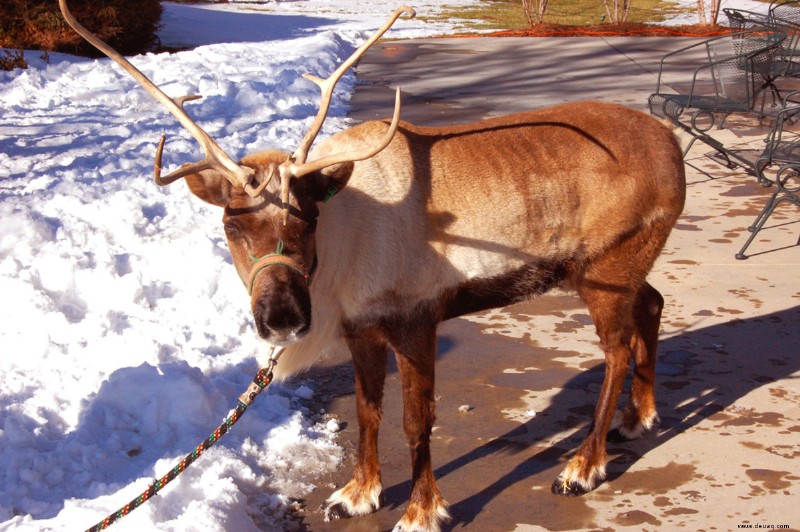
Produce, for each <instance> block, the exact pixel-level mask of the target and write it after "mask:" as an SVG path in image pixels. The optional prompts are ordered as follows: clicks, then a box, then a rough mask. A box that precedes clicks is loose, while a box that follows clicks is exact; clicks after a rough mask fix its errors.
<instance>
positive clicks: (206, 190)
mask: <svg viewBox="0 0 800 532" xmlns="http://www.w3.org/2000/svg"><path fill="white" fill-rule="evenodd" d="M185 179H186V184H187V185H189V190H191V191H192V194H194V195H195V196H197V197H198V198H200V199H201V200H203V201H205V202H207V203H210V204H212V205H216V206H217V207H225V206H226V205H228V203H229V202H230V199H231V188H232V185H231V183H230V181H228V180H227V179H225V178H224V177H223V176H222V174H220V173H218V172H216V171H214V170H203V171H202V172H199V173H196V174H189V175H188V176H186V178H185Z"/></svg>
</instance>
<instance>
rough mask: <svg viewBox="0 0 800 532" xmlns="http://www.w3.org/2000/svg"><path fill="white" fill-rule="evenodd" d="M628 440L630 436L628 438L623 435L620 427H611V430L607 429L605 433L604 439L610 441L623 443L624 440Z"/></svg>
mask: <svg viewBox="0 0 800 532" xmlns="http://www.w3.org/2000/svg"><path fill="white" fill-rule="evenodd" d="M630 440H631V438H628V437H627V436H625V435H624V434H623V433H622V431H621V430H620V429H618V428H616V429H611V430H609V431H608V434H606V441H609V442H611V443H624V442H626V441H630Z"/></svg>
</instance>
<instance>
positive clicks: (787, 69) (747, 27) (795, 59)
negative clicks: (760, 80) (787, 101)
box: [722, 0, 800, 111]
mask: <svg viewBox="0 0 800 532" xmlns="http://www.w3.org/2000/svg"><path fill="white" fill-rule="evenodd" d="M784 6H787V7H784ZM722 11H723V13H725V16H726V17H727V18H728V25H729V26H730V27H731V28H732V29H734V30H735V31H754V30H755V31H757V30H760V29H764V28H780V29H781V30H783V31H785V32H786V38H785V39H784V40H783V41H782V42H781V44H780V46H779V47H778V49H777V50H776V51H775V54H774V56H773V57H772V60H771V61H770V62H769V66H768V68H766V69H765V71H764V76H765V80H764V82H765V83H766V85H767V87H769V88H770V89H771V91H772V95H773V104H775V103H777V101H778V100H780V99H781V94H780V91H779V90H778V86H777V85H776V84H775V81H776V80H777V79H779V78H782V77H800V50H798V45H799V44H800V0H798V1H796V2H795V1H793V2H791V6H789V5H788V4H772V6H771V7H770V9H769V12H768V13H767V14H763V13H755V12H753V11H745V10H742V9H731V8H725V9H723V10H722ZM764 96H765V98H766V93H765V94H764ZM763 108H764V101H762V103H761V109H762V111H763Z"/></svg>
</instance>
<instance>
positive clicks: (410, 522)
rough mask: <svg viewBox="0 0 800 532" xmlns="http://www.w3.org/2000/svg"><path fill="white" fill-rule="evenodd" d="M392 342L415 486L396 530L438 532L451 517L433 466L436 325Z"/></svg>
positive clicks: (419, 329)
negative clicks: (398, 373) (432, 435)
mask: <svg viewBox="0 0 800 532" xmlns="http://www.w3.org/2000/svg"><path fill="white" fill-rule="evenodd" d="M408 331H414V332H413V333H412V334H411V335H410V336H408V337H405V338H402V339H401V340H400V341H399V342H392V347H393V348H394V350H395V356H396V359H397V368H398V370H399V372H400V377H401V379H402V385H403V428H404V430H405V433H406V437H407V438H408V444H409V447H410V449H411V468H412V479H411V482H412V488H411V497H410V499H409V504H408V509H407V510H406V513H405V514H404V515H403V518H402V519H401V520H400V522H399V523H397V525H396V526H395V528H394V532H438V531H439V530H440V528H441V523H442V522H444V521H447V520H449V519H450V514H449V513H448V511H447V503H446V502H445V500H444V499H443V498H442V495H441V494H440V493H439V488H438V486H437V485H436V479H435V478H434V476H433V470H432V467H431V449H430V440H431V430H432V428H433V421H434V417H435V416H434V410H435V403H434V380H435V379H434V377H435V371H434V364H435V361H436V327H435V325H433V326H431V327H424V326H423V327H421V328H420V327H415V328H408V329H406V333H408Z"/></svg>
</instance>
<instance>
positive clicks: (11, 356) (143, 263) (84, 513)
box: [0, 0, 478, 531]
mask: <svg viewBox="0 0 800 532" xmlns="http://www.w3.org/2000/svg"><path fill="white" fill-rule="evenodd" d="M477 1H478V0H449V1H448V2H447V3H448V4H450V5H454V4H461V5H467V4H471V3H475V2H477ZM399 5H400V3H399V2H395V1H388V2H386V1H377V0H337V1H335V2H334V1H332V0H306V1H303V2H277V3H268V4H261V3H238V4H218V5H203V6H201V5H188V4H170V3H165V4H164V6H165V12H164V17H163V23H164V27H163V29H162V30H161V31H160V37H161V39H162V42H163V43H164V44H167V45H173V46H183V47H194V46H197V47H196V48H193V49H191V50H189V51H183V52H178V53H174V54H158V55H154V54H146V55H141V56H137V57H134V58H133V59H132V61H133V62H134V63H135V64H136V65H137V66H138V67H139V68H140V69H141V70H142V71H144V73H145V74H146V75H148V76H149V77H151V78H152V79H153V80H154V81H155V82H156V83H157V84H159V85H160V86H161V87H162V88H163V89H164V90H165V91H166V92H167V93H168V94H170V95H171V96H180V95H184V94H202V95H203V98H202V99H201V100H199V101H196V102H192V103H188V104H187V109H188V110H189V112H190V114H191V115H193V116H194V117H195V119H196V120H197V121H198V122H199V123H200V124H201V125H202V126H203V127H204V128H205V129H206V130H207V131H208V132H209V133H210V134H211V135H212V136H213V137H215V138H216V139H217V140H218V142H219V143H220V144H221V146H222V147H223V149H225V150H226V151H227V152H228V153H229V154H230V155H232V156H233V157H234V158H237V157H241V156H242V155H244V154H245V153H249V152H253V151H257V150H261V149H266V148H278V149H283V150H288V151H291V150H293V149H294V148H295V147H296V145H297V144H298V143H299V141H300V139H301V138H302V136H303V134H304V133H305V131H306V128H307V127H308V125H309V124H310V123H311V120H312V118H313V116H314V114H315V113H316V110H317V107H316V106H317V102H318V89H317V88H316V86H315V85H313V84H312V83H310V82H308V81H306V80H304V79H302V78H301V75H302V74H304V73H306V72H311V73H315V74H321V75H327V74H328V73H330V72H331V71H332V70H333V69H334V68H335V67H336V66H338V64H340V62H341V61H342V60H343V59H344V58H346V57H347V56H349V55H350V53H351V52H352V51H353V50H354V49H355V47H356V46H358V45H359V44H360V43H361V42H363V40H364V39H365V38H366V37H367V36H368V35H369V34H370V33H371V32H372V31H374V30H375V29H376V28H377V27H379V26H380V25H381V24H383V22H384V21H385V19H386V17H387V16H388V14H389V13H390V11H391V10H393V9H394V8H395V7H397V6H399ZM441 5H442V4H441V3H440V2H438V1H436V0H421V1H416V2H414V7H415V8H416V9H417V11H418V13H419V14H420V15H421V16H420V17H419V18H417V19H414V20H406V19H401V20H399V21H398V22H397V23H396V24H395V27H394V28H393V29H392V30H390V33H389V35H390V36H391V37H401V38H409V37H421V36H429V35H436V34H443V33H448V32H450V31H452V30H453V28H455V27H457V26H458V25H459V21H448V22H431V21H429V20H428V19H426V18H425V16H430V15H431V14H434V13H437V12H439V10H440V9H441ZM26 57H27V58H28V60H29V62H30V63H31V67H30V68H28V69H27V70H16V71H13V72H0V220H2V226H1V227H0V294H2V297H3V304H2V305H0V323H2V327H1V328H0V346H1V347H0V349H2V354H1V355H0V375H2V379H0V530H11V529H13V530H63V529H67V528H70V529H74V528H79V527H83V528H86V527H89V526H91V525H93V524H95V523H96V522H98V521H100V520H101V519H102V518H104V517H105V516H106V515H107V514H109V513H111V512H114V511H116V510H117V509H118V508H119V507H120V506H121V505H123V504H125V503H127V502H128V501H130V500H131V499H133V498H134V497H136V496H137V495H139V494H140V493H141V492H142V491H144V489H146V487H147V486H148V484H149V483H150V482H152V480H153V479H154V478H159V477H161V476H163V475H164V474H165V473H166V472H167V471H168V470H169V469H170V468H172V467H173V466H174V464H175V462H176V461H177V460H179V459H180V458H182V457H183V456H184V455H185V454H186V453H188V452H190V451H191V450H193V449H194V448H195V446H196V445H197V444H199V443H200V442H201V441H202V440H204V439H205V438H206V437H207V436H208V435H209V434H210V433H211V432H212V431H213V430H214V428H216V426H217V425H218V424H219V423H220V422H222V420H223V419H224V418H225V417H226V416H227V415H228V413H229V411H230V409H232V408H233V407H234V406H235V404H236V398H237V397H238V396H239V394H240V393H242V392H243V391H244V390H245V389H246V387H247V385H248V383H249V382H250V380H251V379H252V377H253V375H254V374H255V372H256V371H257V369H258V358H259V357H258V347H257V343H256V339H255V336H256V334H255V332H254V327H253V322H252V318H251V315H250V310H249V308H248V298H247V296H246V291H245V290H244V288H243V287H242V284H241V281H240V280H239V278H238V277H237V276H236V273H235V271H234V268H233V267H232V265H231V259H230V256H229V254H228V251H227V248H226V245H225V240H224V237H223V233H222V228H221V224H220V223H219V222H220V218H221V213H220V212H218V211H217V210H216V209H215V208H213V207H210V206H207V205H205V204H203V203H202V202H200V201H198V200H196V199H194V198H193V197H191V195H190V194H189V193H188V191H187V189H186V187H185V185H184V184H183V183H180V182H179V183H176V184H174V185H172V186H170V187H167V188H159V187H158V186H156V185H155V184H153V182H152V180H151V179H149V177H148V176H150V175H151V172H152V170H151V168H152V164H153V156H154V153H155V145H156V142H157V140H158V138H159V137H160V135H161V134H162V133H166V135H167V138H168V140H167V146H166V149H165V158H166V163H167V168H165V170H166V171H170V170H171V169H174V168H175V167H176V166H177V165H179V164H181V163H183V162H186V161H194V160H198V159H200V158H201V157H202V154H201V151H200V149H199V147H198V146H197V144H196V142H195V141H194V140H193V139H192V138H191V137H190V135H189V134H188V133H187V132H185V131H184V130H183V129H182V128H181V127H180V126H179V125H178V124H177V122H176V120H175V119H174V118H173V117H172V116H171V115H169V114H168V113H167V112H166V111H165V110H164V109H163V108H162V107H161V106H160V105H158V104H156V103H155V102H154V101H153V100H152V99H151V97H150V96H149V95H147V94H146V93H145V92H144V91H143V90H142V89H140V88H139V87H138V85H136V83H135V82H134V81H133V80H132V79H130V78H129V77H128V76H127V75H124V74H122V73H121V71H120V69H119V68H118V67H117V66H116V65H112V64H111V63H110V61H108V60H105V59H101V60H89V59H83V58H77V57H73V56H68V55H63V54H50V57H49V61H48V62H47V63H45V62H44V61H43V60H42V59H40V58H39V54H38V53H36V52H28V53H27V54H26ZM353 83H354V79H353V76H352V74H348V75H347V76H346V77H345V78H344V79H343V80H342V82H341V83H340V86H339V88H338V89H337V92H336V93H335V96H334V101H333V103H332V107H331V112H330V118H329V119H328V121H327V122H326V126H325V128H324V130H323V134H322V136H325V135H327V134H330V133H332V132H334V131H338V130H340V129H342V128H344V127H347V126H348V125H349V122H348V120H347V119H346V118H345V114H346V110H347V100H348V98H349V95H350V93H351V92H352V88H353ZM389 112H390V110H388V109H387V115H388V114H389ZM262 362H263V360H262ZM314 400H315V390H314V383H312V382H306V383H302V384H294V385H277V384H274V385H272V386H271V387H270V388H269V389H268V390H267V391H266V392H264V394H262V396H261V397H259V398H258V399H257V400H256V401H255V402H254V404H253V405H252V406H250V408H249V409H248V411H247V412H246V415H245V416H244V417H243V418H242V419H241V421H240V422H239V423H238V424H237V425H236V426H235V427H234V428H233V430H232V431H231V432H230V433H229V434H228V435H227V436H225V438H223V439H222V440H221V442H220V443H219V444H217V445H216V446H214V447H213V448H212V449H210V450H209V451H207V452H206V453H205V454H207V455H208V456H203V457H201V458H200V459H199V460H198V461H197V463H196V464H195V465H194V466H192V467H190V468H189V469H188V470H187V471H186V472H185V473H184V474H183V475H181V476H179V477H178V478H177V479H176V480H175V481H173V482H172V483H171V484H170V485H169V486H167V487H166V488H165V489H163V490H162V491H161V492H160V493H159V495H158V496H157V497H155V498H153V499H152V500H151V501H149V502H148V503H147V504H145V505H144V506H142V507H141V508H139V509H137V510H136V511H134V512H132V513H131V514H130V515H129V516H127V517H125V518H124V519H122V520H121V521H119V523H118V524H115V525H114V526H115V529H117V530H137V531H138V530H153V529H158V530H165V531H171V530H204V531H214V530H236V531H248V530H284V529H285V528H286V527H287V526H288V525H287V513H288V512H290V510H291V508H292V500H293V499H295V498H298V497H302V496H303V495H304V494H306V493H308V492H309V491H310V490H312V489H314V487H315V486H314V484H313V482H314V479H315V478H317V477H319V476H320V475H322V474H324V473H326V472H328V471H331V470H333V469H335V468H336V467H338V466H339V465H340V463H341V462H342V460H343V453H344V452H343V450H342V448H341V447H340V446H339V445H337V443H336V433H337V432H338V431H339V430H340V425H339V423H338V422H337V421H336V420H335V419H334V418H333V417H331V416H330V415H328V414H325V413H324V412H321V411H320V410H319V406H318V405H317V406H314ZM312 406H313V411H312Z"/></svg>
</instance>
